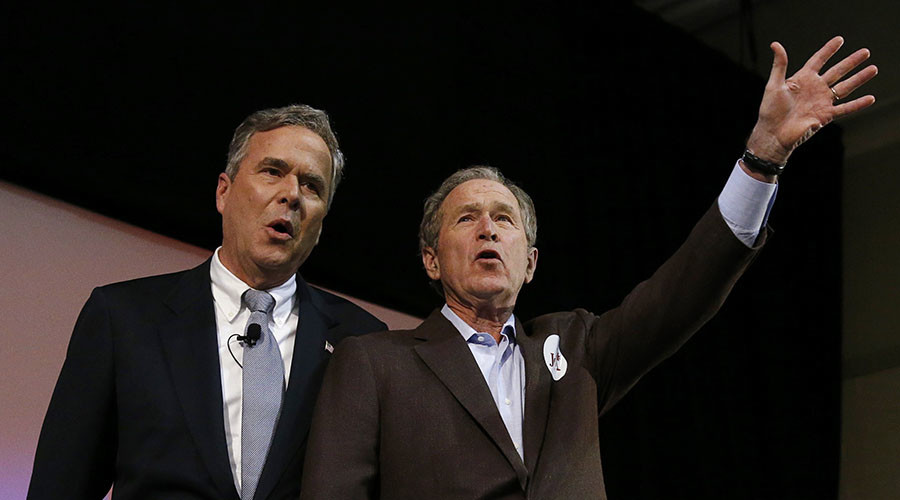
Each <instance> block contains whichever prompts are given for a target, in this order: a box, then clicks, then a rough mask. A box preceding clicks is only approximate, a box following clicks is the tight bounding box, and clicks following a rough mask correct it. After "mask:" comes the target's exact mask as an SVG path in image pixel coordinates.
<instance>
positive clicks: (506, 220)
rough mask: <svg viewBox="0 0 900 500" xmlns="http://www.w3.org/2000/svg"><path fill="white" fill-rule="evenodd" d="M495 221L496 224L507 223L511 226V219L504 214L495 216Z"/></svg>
mask: <svg viewBox="0 0 900 500" xmlns="http://www.w3.org/2000/svg"><path fill="white" fill-rule="evenodd" d="M497 221H498V222H500V221H503V222H509V223H510V224H512V217H510V216H508V215H506V214H500V215H498V216H497Z"/></svg>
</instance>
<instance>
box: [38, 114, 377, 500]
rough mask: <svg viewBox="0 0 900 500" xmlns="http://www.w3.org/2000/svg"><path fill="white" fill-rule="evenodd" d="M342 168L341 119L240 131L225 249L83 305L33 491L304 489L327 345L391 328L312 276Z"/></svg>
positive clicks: (277, 492) (203, 494)
mask: <svg viewBox="0 0 900 500" xmlns="http://www.w3.org/2000/svg"><path fill="white" fill-rule="evenodd" d="M343 166H344V161H343V156H342V155H341V152H340V149H339V148H338V143H337V140H336V138H335V136H334V133H333V132H332V130H331V126H330V125H329V121H328V117H327V116H326V114H325V113H324V112H322V111H320V110H317V109H314V108H311V107H309V106H302V105H294V106H287V107H284V108H278V109H268V110H263V111H259V112H257V113H254V114H252V115H251V116H250V117H248V118H247V119H246V120H245V121H244V122H243V123H242V124H241V125H240V126H239V127H238V128H237V130H236V131H235V134H234V137H233V139H232V142H231V146H230V148H229V154H228V162H227V166H226V169H225V172H224V173H222V174H220V175H219V180H218V187H217V189H216V208H217V209H218V211H219V212H220V213H221V214H222V236H223V237H222V246H221V247H219V248H218V249H217V250H216V252H215V253H214V254H213V256H212V257H211V258H210V259H209V260H207V261H206V262H204V263H203V264H201V265H200V266H198V267H196V268H194V269H190V270H187V271H182V272H179V273H174V274H168V275H162V276H152V277H148V278H142V279H138V280H133V281H128V282H123V283H116V284H112V285H107V286H104V287H100V288H97V289H95V290H94V292H93V293H92V294H91V298H90V299H89V300H88V302H87V303H86V304H85V306H84V309H83V310H82V312H81V315H80V316H79V318H78V322H77V324H76V325H75V331H74V333H73V334H72V340H71V342H70V344H69V350H68V354H67V356H66V361H65V364H64V365H63V368H62V372H61V373H60V376H59V381H58V382H57V385H56V389H55V390H54V392H53V397H52V399H51V401H50V407H49V409H48V410H47V416H46V418H45V420H44V425H43V428H42V430H41V437H40V441H39V443H38V449H37V453H36V456H35V464H34V472H33V474H32V478H31V485H30V488H29V492H28V498H33V499H58V498H72V499H81V498H85V499H87V498H102V497H103V496H104V495H105V494H106V493H107V491H108V490H109V488H110V486H113V487H114V488H115V496H116V498H125V499H127V498H184V499H220V498H230V499H235V500H237V499H239V498H240V499H244V500H249V499H253V498H255V499H269V498H293V497H296V496H297V495H298V494H299V491H300V478H301V474H302V470H303V456H304V452H305V443H306V437H307V432H308V430H309V422H310V416H311V412H312V408H313V404H314V403H315V400H316V396H317V395H318V390H319V385H320V382H321V378H322V374H323V372H324V368H325V365H326V364H327V362H328V358H329V356H330V349H329V348H330V347H331V346H333V345H337V344H338V343H339V342H340V341H341V340H342V339H343V338H344V337H346V336H348V335H353V334H360V333H366V332H370V331H374V330H380V329H384V327H385V325H384V324H383V323H382V322H380V321H379V320H377V319H376V318H375V317H373V316H371V315H370V314H368V313H366V312H365V311H363V310H362V309H360V308H359V307H357V306H355V305H353V304H351V303H350V302H347V301H346V300H344V299H341V298H339V297H336V296H334V295H332V294H329V293H326V292H323V291H321V290H317V289H315V288H313V287H310V286H309V285H308V284H306V282H304V281H303V278H301V276H300V274H299V273H298V269H299V268H300V266H301V265H302V264H303V262H304V261H305V260H306V258H307V257H308V256H309V254H310V252H311V251H312V249H313V247H314V246H315V245H316V244H317V243H318V241H319V236H320V235H321V232H322V223H323V220H324V218H325V215H326V214H327V212H328V208H329V207H330V204H331V201H332V199H333V196H334V191H335V189H336V188H337V184H338V182H339V181H340V179H341V174H342V170H343ZM251 374H252V375H251Z"/></svg>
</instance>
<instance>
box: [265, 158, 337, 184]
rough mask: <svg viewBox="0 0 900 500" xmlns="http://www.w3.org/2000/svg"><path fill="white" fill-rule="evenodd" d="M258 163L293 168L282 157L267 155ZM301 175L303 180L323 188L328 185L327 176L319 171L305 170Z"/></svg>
mask: <svg viewBox="0 0 900 500" xmlns="http://www.w3.org/2000/svg"><path fill="white" fill-rule="evenodd" d="M258 165H264V166H267V167H275V168H277V169H279V170H283V171H288V170H290V169H291V168H292V167H291V164H290V163H288V162H286V161H284V160H282V159H281V158H273V157H271V156H266V157H265V158H263V159H262V160H260V162H259V163H258ZM299 177H300V178H301V179H303V180H306V181H311V182H314V183H316V184H318V185H319V187H321V188H324V187H325V186H326V183H325V178H324V177H322V176H321V175H319V174H317V173H314V172H304V173H302V174H300V176H299Z"/></svg>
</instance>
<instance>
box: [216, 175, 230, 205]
mask: <svg viewBox="0 0 900 500" xmlns="http://www.w3.org/2000/svg"><path fill="white" fill-rule="evenodd" d="M230 187H231V177H228V174H226V173H225V172H222V173H221V174H219V184H218V185H217V186H216V210H218V211H219V213H220V214H221V213H223V210H225V201H226V200H227V198H228V188H230Z"/></svg>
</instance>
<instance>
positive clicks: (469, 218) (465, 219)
mask: <svg viewBox="0 0 900 500" xmlns="http://www.w3.org/2000/svg"><path fill="white" fill-rule="evenodd" d="M473 220H475V219H473V218H472V216H471V215H463V216H462V217H460V218H459V220H458V221H456V222H457V223H459V222H471V221H473Z"/></svg>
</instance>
